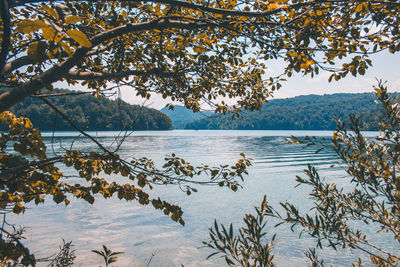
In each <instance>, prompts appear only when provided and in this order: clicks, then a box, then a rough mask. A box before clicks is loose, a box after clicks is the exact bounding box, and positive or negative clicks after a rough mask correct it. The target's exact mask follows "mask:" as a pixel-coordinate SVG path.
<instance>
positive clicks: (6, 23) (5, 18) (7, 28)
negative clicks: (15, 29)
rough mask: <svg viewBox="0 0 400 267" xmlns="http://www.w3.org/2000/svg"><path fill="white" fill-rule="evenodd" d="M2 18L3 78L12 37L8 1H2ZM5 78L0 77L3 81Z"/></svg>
mask: <svg viewBox="0 0 400 267" xmlns="http://www.w3.org/2000/svg"><path fill="white" fill-rule="evenodd" d="M0 16H1V20H2V22H3V39H2V41H1V51H0V74H1V76H3V72H2V71H1V70H3V67H4V65H5V64H6V60H7V55H8V52H9V51H10V46H11V42H10V37H11V19H10V10H9V8H8V1H7V0H0ZM3 78H4V77H0V79H3Z"/></svg>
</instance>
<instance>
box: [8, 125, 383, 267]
mask: <svg viewBox="0 0 400 267" xmlns="http://www.w3.org/2000/svg"><path fill="white" fill-rule="evenodd" d="M92 134H94V135H96V136H97V137H98V139H99V140H100V141H101V142H103V143H106V144H110V145H111V144H112V143H113V140H114V136H115V135H117V134H118V133H116V132H99V133H92ZM375 134H376V133H372V132H370V133H368V135H370V136H373V135H375ZM290 135H295V136H305V135H310V136H318V137H320V138H323V137H327V138H328V139H329V137H330V136H331V132H329V131H188V130H180V131H179V130H175V131H165V132H136V133H134V134H133V135H131V136H130V137H128V138H127V139H126V140H125V143H124V145H123V146H122V148H121V150H120V154H121V155H122V157H125V158H129V157H144V156H146V157H149V158H152V159H154V161H155V162H159V164H162V161H163V158H164V156H166V155H170V154H172V153H175V154H176V155H177V156H179V157H183V158H185V159H186V160H187V161H189V162H191V163H192V164H200V163H204V164H208V165H211V166H213V165H215V166H216V165H219V164H225V163H234V162H235V161H236V160H237V159H238V158H240V156H239V154H240V153H241V152H244V153H245V154H246V156H247V157H250V158H253V166H252V167H251V168H250V169H249V172H250V173H249V176H247V177H246V178H245V181H244V182H243V183H242V185H243V188H242V189H240V190H238V192H236V193H235V192H232V191H229V190H227V189H223V188H217V187H212V186H205V187H198V189H199V192H198V193H194V194H192V195H191V196H186V194H185V193H184V192H182V191H180V190H179V188H177V187H174V186H160V187H157V188H155V190H153V191H154V192H153V194H154V196H160V197H161V198H163V199H165V200H168V201H169V202H170V203H176V204H179V205H181V207H182V209H183V211H184V219H185V222H186V225H185V226H184V227H182V226H180V225H179V224H177V223H175V222H173V221H172V220H171V219H169V217H167V216H165V215H164V214H163V213H162V212H160V211H156V210H154V209H153V208H152V207H151V206H147V207H146V206H141V205H140V204H138V203H137V202H126V201H120V200H118V199H117V198H112V199H108V200H104V199H100V198H98V199H96V201H95V203H94V204H93V205H90V204H88V203H86V202H84V201H80V200H73V201H72V202H71V204H70V205H69V206H68V207H65V206H64V205H57V204H54V203H52V202H51V201H47V202H46V203H45V204H43V205H40V206H34V205H29V209H28V210H27V211H26V212H25V214H23V215H18V216H17V215H11V216H8V222H10V223H15V224H18V225H24V226H25V227H27V232H26V238H27V239H26V241H25V243H26V244H27V245H28V247H30V248H31V250H32V251H33V252H34V253H35V255H36V256H39V257H44V256H49V255H52V254H53V253H55V252H56V251H57V247H58V246H59V245H60V244H61V243H62V239H65V240H66V241H72V242H73V244H74V248H75V249H76V255H77V259H76V266H99V265H100V264H102V261H101V259H100V257H99V256H96V255H95V254H93V253H91V252H90V250H91V249H100V248H101V245H102V244H105V245H107V246H108V247H109V248H110V249H112V250H113V251H124V252H125V254H122V255H120V256H119V260H118V262H117V264H115V266H140V264H146V263H147V261H148V260H149V259H150V257H151V255H152V254H153V253H154V257H153V258H152V261H151V264H150V266H181V264H183V265H184V266H225V265H224V261H223V260H222V259H219V258H211V259H210V260H206V256H207V255H208V254H210V253H211V252H212V251H210V250H209V249H207V248H202V245H201V241H203V240H207V238H208V228H209V227H210V226H211V225H212V223H213V221H214V219H217V220H218V222H220V223H228V222H233V224H234V226H236V227H238V226H240V225H241V222H242V217H243V215H244V213H248V212H252V211H253V206H254V205H257V204H258V203H259V202H260V201H261V200H262V197H263V196H264V195H267V198H268V200H269V202H270V203H271V204H272V205H275V206H277V205H278V204H279V202H281V201H286V200H288V201H291V202H294V203H299V205H300V207H301V208H302V209H306V208H308V207H310V205H311V203H310V201H308V200H307V199H308V197H307V194H308V193H309V188H307V187H300V188H299V187H298V188H294V186H295V185H296V182H295V176H296V175H303V170H304V169H305V168H306V166H307V163H312V164H314V165H315V166H317V167H318V169H319V170H320V174H321V176H323V177H326V179H327V180H328V181H333V180H334V181H335V182H336V183H338V184H342V185H343V186H344V187H346V186H347V185H348V177H347V176H346V174H345V172H344V171H343V168H341V167H338V166H337V165H336V163H337V162H338V159H337V158H336V156H335V154H334V153H333V152H332V151H329V150H323V151H322V152H320V153H318V154H315V153H314V151H315V148H312V147H308V148H304V147H302V146H299V145H293V144H285V143H284V142H285V140H286V139H287V138H288V137H290ZM46 136H47V137H46V142H48V143H49V144H50V142H51V140H52V139H53V143H54V152H56V153H57V152H59V151H61V147H60V146H64V147H69V146H70V145H71V142H72V141H73V140H75V139H76V133H71V132H57V133H56V134H55V136H54V137H51V134H46ZM73 146H74V148H76V149H85V150H86V149H95V145H94V144H93V143H91V142H90V141H89V140H88V139H86V138H79V139H77V140H75V142H74V145H73ZM48 151H49V153H53V152H51V151H52V148H51V146H49V147H48ZM332 165H334V166H333V167H332ZM303 176H304V175H303ZM116 179H120V182H124V180H123V179H122V178H116ZM374 231H375V229H367V232H371V233H373V232H374ZM269 232H270V233H271V236H272V234H274V233H278V237H277V239H278V242H280V243H279V244H278V245H277V246H276V248H275V250H274V251H275V254H276V262H277V263H278V265H280V266H302V265H306V264H307V261H306V260H305V259H304V258H305V257H304V256H303V254H302V251H303V250H305V249H307V248H308V247H312V246H313V245H314V242H313V240H312V239H309V238H306V237H305V238H301V239H298V233H292V232H291V231H290V230H289V229H287V228H285V227H279V228H274V227H273V225H272V224H271V226H270V227H269ZM376 239H377V242H378V243H379V242H386V239H385V237H384V236H382V237H380V236H379V237H376ZM320 255H321V257H322V258H323V259H324V260H325V263H327V264H333V265H335V266H340V265H343V266H348V265H349V264H350V263H351V262H353V261H354V259H355V258H356V257H357V256H358V255H356V254H352V252H349V251H345V252H332V251H330V250H324V251H322V252H321V253H320Z"/></svg>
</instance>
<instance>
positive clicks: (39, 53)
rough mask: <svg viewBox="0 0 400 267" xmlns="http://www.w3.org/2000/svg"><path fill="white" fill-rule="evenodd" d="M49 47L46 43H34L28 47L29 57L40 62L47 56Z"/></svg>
mask: <svg viewBox="0 0 400 267" xmlns="http://www.w3.org/2000/svg"><path fill="white" fill-rule="evenodd" d="M46 48H47V45H46V43H44V42H33V43H31V44H30V45H29V47H28V57H29V58H31V59H33V60H40V59H42V58H43V57H44V56H45V55H46Z"/></svg>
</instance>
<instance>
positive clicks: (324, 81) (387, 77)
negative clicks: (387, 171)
mask: <svg viewBox="0 0 400 267" xmlns="http://www.w3.org/2000/svg"><path fill="white" fill-rule="evenodd" d="M371 59H372V63H373V66H372V67H370V68H369V69H368V70H367V72H366V74H365V75H364V76H357V77H353V76H352V75H349V76H348V77H346V78H344V79H341V80H339V81H334V80H333V81H332V82H330V83H329V82H328V77H329V76H330V73H327V72H322V73H320V75H319V76H317V77H314V78H313V79H311V78H310V77H308V76H307V77H304V76H302V75H300V74H297V75H294V76H292V77H291V78H290V79H288V81H286V82H284V83H282V85H283V86H282V88H281V89H280V90H278V91H277V92H275V97H274V98H287V97H294V96H297V95H309V94H318V95H323V94H334V93H360V92H372V91H373V85H376V84H377V82H376V78H378V79H382V80H384V81H388V83H387V86H388V89H389V91H390V92H394V91H400V75H399V73H400V72H399V65H400V54H399V53H398V54H389V53H386V52H382V53H379V54H376V55H373V56H371ZM268 66H269V73H270V74H272V75H275V74H278V73H281V72H282V68H283V67H284V65H283V64H282V62H271V64H269V65H268ZM122 98H123V100H125V101H127V102H129V103H132V104H142V103H143V99H141V98H138V97H136V96H134V94H131V90H130V89H127V90H122ZM166 103H168V101H165V100H163V99H162V97H160V96H153V97H152V98H151V99H150V100H148V101H147V102H146V103H145V105H146V106H149V107H153V108H156V109H161V108H163V107H164V106H165V104H166Z"/></svg>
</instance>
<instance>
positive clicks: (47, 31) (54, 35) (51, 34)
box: [42, 26, 63, 43]
mask: <svg viewBox="0 0 400 267" xmlns="http://www.w3.org/2000/svg"><path fill="white" fill-rule="evenodd" d="M42 32H43V38H44V39H45V40H46V41H49V42H56V43H58V42H59V41H61V39H62V37H63V36H62V34H61V33H59V32H57V31H56V30H55V29H54V28H53V27H51V26H47V27H43V28H42Z"/></svg>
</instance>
